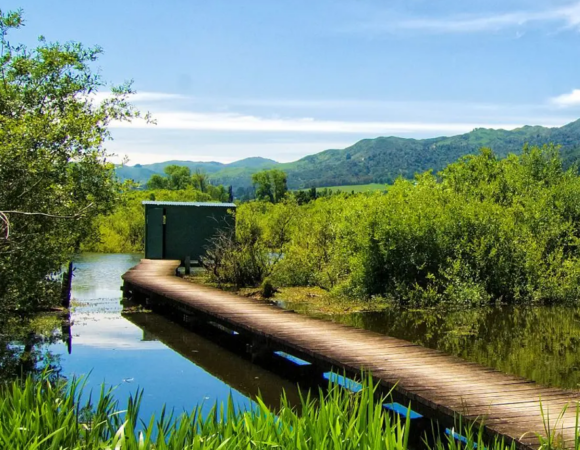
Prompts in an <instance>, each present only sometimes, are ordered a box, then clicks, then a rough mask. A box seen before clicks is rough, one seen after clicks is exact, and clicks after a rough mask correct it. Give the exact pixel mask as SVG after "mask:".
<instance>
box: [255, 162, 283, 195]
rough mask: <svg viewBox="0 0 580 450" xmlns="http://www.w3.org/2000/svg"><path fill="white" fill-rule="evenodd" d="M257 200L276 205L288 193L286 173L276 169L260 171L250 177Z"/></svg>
mask: <svg viewBox="0 0 580 450" xmlns="http://www.w3.org/2000/svg"><path fill="white" fill-rule="evenodd" d="M252 183H253V185H254V188H255V190H256V198H257V199H258V200H267V201H269V202H271V203H278V202H280V201H282V199H283V198H284V197H285V195H286V192H288V184H287V176H286V173H285V172H283V171H282V170H278V169H270V170H262V171H260V172H256V173H255V174H253V175H252Z"/></svg>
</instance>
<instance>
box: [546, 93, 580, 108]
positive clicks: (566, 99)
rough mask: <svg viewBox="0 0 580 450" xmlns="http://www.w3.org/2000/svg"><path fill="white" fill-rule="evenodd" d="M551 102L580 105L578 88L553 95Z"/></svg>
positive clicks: (559, 104) (562, 105)
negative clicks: (566, 92)
mask: <svg viewBox="0 0 580 450" xmlns="http://www.w3.org/2000/svg"><path fill="white" fill-rule="evenodd" d="M552 103H554V104H555V105H558V106H561V107H570V106H580V89H574V90H573V91H572V92H569V93H568V94H562V95H559V96H557V97H554V98H553V99H552Z"/></svg>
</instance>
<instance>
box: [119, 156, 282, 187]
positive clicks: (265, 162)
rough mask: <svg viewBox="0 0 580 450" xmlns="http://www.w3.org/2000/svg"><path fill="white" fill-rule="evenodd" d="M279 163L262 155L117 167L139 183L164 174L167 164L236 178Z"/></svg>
mask: <svg viewBox="0 0 580 450" xmlns="http://www.w3.org/2000/svg"><path fill="white" fill-rule="evenodd" d="M277 164H278V163H277V162H276V161H273V160H271V159H266V158H260V157H253V158H246V159H241V160H239V161H235V162H233V163H230V164H223V163H219V162H215V161H210V162H203V161H178V160H172V161H164V162H160V163H154V164H135V165H134V166H119V167H117V168H116V173H117V176H119V178H121V179H122V180H127V179H131V180H133V181H136V182H138V183H142V184H145V183H146V182H147V181H148V180H149V178H151V175H153V174H156V173H157V174H163V170H164V169H165V168H166V167H167V166H171V165H177V166H186V167H189V168H190V169H191V171H192V172H195V171H196V170H203V171H204V172H206V173H207V174H209V175H210V176H212V175H213V174H216V173H225V174H230V173H231V174H232V176H233V177H234V178H235V177H236V176H237V174H238V173H242V172H244V171H245V170H247V171H249V175H247V176H248V177H250V176H251V174H252V173H253V172H256V171H258V170H262V169H268V168H271V167H273V166H275V165H277ZM212 178H213V176H212ZM214 181H215V180H214ZM220 183H221V182H220ZM218 184H219V183H218ZM224 184H228V185H229V184H233V183H224ZM245 184H248V185H249V184H250V180H249V178H248V182H247V183H245ZM245 184H244V185H245Z"/></svg>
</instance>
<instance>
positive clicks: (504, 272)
mask: <svg viewBox="0 0 580 450" xmlns="http://www.w3.org/2000/svg"><path fill="white" fill-rule="evenodd" d="M579 219H580V177H579V176H578V175H577V174H576V171H575V170H568V171H566V170H564V169H563V167H562V161H561V159H560V157H559V154H558V151H557V150H556V149H555V148H554V147H544V148H537V147H533V148H528V147H526V148H524V150H523V152H522V153H521V155H509V156H508V157H507V158H505V159H499V158H498V157H497V156H496V155H495V154H494V153H493V152H492V151H491V150H488V149H483V150H482V151H481V152H480V154H478V155H476V156H467V157H464V158H462V159H460V160H459V161H458V162H456V163H454V164H451V165H449V166H448V167H447V168H446V169H444V170H443V171H442V172H440V173H439V174H438V175H434V174H432V173H430V172H426V173H424V174H421V175H418V176H416V179H415V180H414V181H411V180H404V179H399V180H397V181H396V182H395V183H394V185H393V186H392V187H390V189H389V190H388V192H387V193H386V194H381V193H376V194H367V195H355V196H348V197H347V196H341V195H336V196H332V197H325V198H318V199H316V200H315V201H311V202H309V203H306V204H304V205H302V206H299V205H298V204H297V202H296V201H295V200H294V199H292V198H288V199H287V200H286V201H284V202H281V203H277V204H271V203H265V202H250V203H247V204H244V205H242V206H241V207H240V208H238V211H237V229H236V236H235V239H229V238H228V237H227V236H219V237H217V238H216V239H215V241H214V243H213V248H212V249H211V250H210V252H209V254H208V258H207V259H206V262H205V263H206V266H207V267H208V268H209V269H210V272H211V273H212V276H213V277H214V278H215V279H216V281H218V282H220V283H234V284H236V285H238V286H244V285H258V284H260V283H262V282H263V281H264V280H265V279H266V278H269V280H270V281H271V282H273V283H274V284H277V285H284V286H308V285H313V286H320V287H322V288H324V289H328V290H331V291H333V292H334V293H336V294H337V295H349V296H356V297H361V298H369V299H372V298H373V297H374V296H381V297H385V298H387V299H391V300H393V301H395V302H397V303H400V304H421V305H432V304H440V303H454V304H483V303H489V302H495V301H502V302H513V303H518V302H544V303H552V302H556V303H557V302H577V301H578V298H579V293H580V251H579V247H578V243H579V238H580V221H579Z"/></svg>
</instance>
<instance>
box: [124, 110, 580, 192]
mask: <svg viewBox="0 0 580 450" xmlns="http://www.w3.org/2000/svg"><path fill="white" fill-rule="evenodd" d="M526 143H528V144H530V145H544V144H548V143H554V144H558V145H561V146H562V157H563V159H564V161H565V163H566V164H567V165H570V164H572V163H574V162H575V161H577V160H578V159H580V119H579V120H576V121H574V122H571V123H568V124H566V125H563V126H561V127H543V126H539V125H525V126H522V127H519V128H516V129H513V130H504V129H491V128H475V129H474V130H472V131H470V132H468V133H464V134H460V135H456V136H440V137H434V138H427V139H414V138H402V137H398V136H386V137H385V136H379V137H376V138H366V139H362V140H360V141H358V142H356V143H354V144H353V145H351V146H349V147H346V148H344V149H328V150H323V151H321V152H319V153H315V154H312V155H307V156H305V157H303V158H301V159H299V160H297V161H294V162H290V163H279V162H276V161H274V160H271V159H267V158H261V157H250V158H245V159H242V160H239V161H235V162H233V163H230V164H223V163H218V162H194V161H165V162H163V163H155V164H146V165H135V166H123V167H119V168H117V174H118V175H119V177H120V178H122V179H124V178H132V179H134V180H135V181H139V182H142V183H144V182H146V181H147V180H148V179H149V177H150V176H151V175H152V174H153V173H162V172H163V168H164V167H166V166H167V165H170V164H174V163H182V164H181V165H187V166H188V167H190V169H191V170H192V171H195V170H196V169H198V168H199V169H201V170H204V171H205V172H207V173H208V175H209V177H210V179H211V180H212V182H213V183H217V184H224V185H232V186H233V187H234V189H240V188H241V189H246V188H248V187H250V186H251V175H252V174H253V173H255V172H257V171H259V170H263V169H269V168H274V167H275V168H278V169H281V170H284V171H285V172H286V173H287V175H288V186H289V187H290V188H292V189H299V188H307V187H312V186H315V187H324V186H336V185H354V184H367V183H385V184H388V183H392V182H393V181H394V180H395V179H396V178H397V177H399V176H403V177H406V178H410V177H412V176H413V175H414V174H415V173H417V172H424V171H425V170H428V169H433V170H434V171H438V170H441V169H442V168H444V167H445V166H446V165H447V164H449V163H451V162H453V161H456V160H457V159H458V158H460V157H461V156H464V155H467V154H472V153H474V152H477V151H478V150H479V149H480V148H481V147H491V148H492V149H493V150H494V152H495V153H496V154H498V156H500V157H505V156H507V154H508V153H519V152H520V151H521V149H522V147H523V146H524V144H526ZM135 168H136V169H137V170H135Z"/></svg>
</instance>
